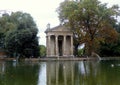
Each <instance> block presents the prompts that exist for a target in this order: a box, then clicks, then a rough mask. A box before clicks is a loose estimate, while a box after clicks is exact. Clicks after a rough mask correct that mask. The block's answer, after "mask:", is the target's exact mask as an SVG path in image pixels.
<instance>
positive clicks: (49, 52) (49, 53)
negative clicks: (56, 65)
mask: <svg viewBox="0 0 120 85" xmlns="http://www.w3.org/2000/svg"><path fill="white" fill-rule="evenodd" d="M47 43H48V47H47V48H48V54H47V55H48V57H50V55H51V51H50V44H51V39H50V35H49V36H48V42H47Z"/></svg>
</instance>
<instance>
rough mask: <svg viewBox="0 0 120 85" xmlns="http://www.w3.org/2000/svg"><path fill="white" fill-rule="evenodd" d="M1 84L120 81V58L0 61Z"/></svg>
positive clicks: (104, 84) (108, 84)
mask: <svg viewBox="0 0 120 85" xmlns="http://www.w3.org/2000/svg"><path fill="white" fill-rule="evenodd" d="M0 85H120V61H56V62H55V61H54V62H53V61H51V62H50V61H49V62H14V61H13V62H5V61H0Z"/></svg>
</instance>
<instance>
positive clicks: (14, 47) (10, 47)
mask: <svg viewBox="0 0 120 85" xmlns="http://www.w3.org/2000/svg"><path fill="white" fill-rule="evenodd" d="M37 32H38V29H37V26H36V24H35V22H34V20H33V18H32V17H31V15H30V14H28V13H22V12H15V13H11V14H7V13H5V14H3V15H2V16H1V17H0V40H1V41H0V47H1V48H3V49H5V50H6V52H7V53H8V55H10V56H11V57H13V56H20V57H38V56H39V45H38V37H37Z"/></svg>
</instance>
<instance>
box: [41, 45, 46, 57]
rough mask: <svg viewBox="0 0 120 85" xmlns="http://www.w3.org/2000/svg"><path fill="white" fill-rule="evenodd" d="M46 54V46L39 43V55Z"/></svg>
mask: <svg viewBox="0 0 120 85" xmlns="http://www.w3.org/2000/svg"><path fill="white" fill-rule="evenodd" d="M45 56H46V47H45V46H44V45H40V57H45Z"/></svg>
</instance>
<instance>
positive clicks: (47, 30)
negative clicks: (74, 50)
mask: <svg viewBox="0 0 120 85" xmlns="http://www.w3.org/2000/svg"><path fill="white" fill-rule="evenodd" d="M51 31H52V32H53V31H54V32H57V31H63V32H64V31H70V28H68V27H66V26H64V25H59V26H56V27H53V28H47V29H46V31H45V33H48V32H51Z"/></svg>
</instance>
